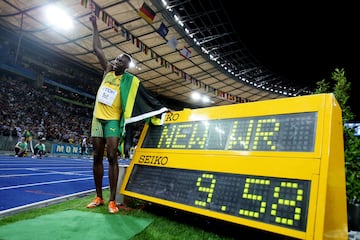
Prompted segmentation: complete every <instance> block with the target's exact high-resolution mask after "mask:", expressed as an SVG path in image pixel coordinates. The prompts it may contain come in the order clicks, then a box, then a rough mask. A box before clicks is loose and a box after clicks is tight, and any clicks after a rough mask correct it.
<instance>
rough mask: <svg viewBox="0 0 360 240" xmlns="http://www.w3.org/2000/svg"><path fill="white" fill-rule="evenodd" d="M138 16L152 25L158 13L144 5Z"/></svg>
mask: <svg viewBox="0 0 360 240" xmlns="http://www.w3.org/2000/svg"><path fill="white" fill-rule="evenodd" d="M138 14H139V16H140V17H142V18H143V19H145V21H147V22H148V23H150V24H151V23H153V21H154V18H155V15H156V13H155V12H154V11H153V10H152V9H151V8H150V7H149V6H148V5H147V4H146V3H143V5H142V6H141V8H140V9H139V11H138Z"/></svg>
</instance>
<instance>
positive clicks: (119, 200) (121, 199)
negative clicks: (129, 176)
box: [115, 165, 127, 204]
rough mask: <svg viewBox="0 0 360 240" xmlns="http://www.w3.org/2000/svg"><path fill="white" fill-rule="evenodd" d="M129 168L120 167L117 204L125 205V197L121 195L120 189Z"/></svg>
mask: <svg viewBox="0 0 360 240" xmlns="http://www.w3.org/2000/svg"><path fill="white" fill-rule="evenodd" d="M126 169H127V166H124V165H119V177H118V182H117V188H116V197H115V200H116V204H123V203H124V195H122V194H120V188H121V184H122V182H123V180H124V176H125V172H126Z"/></svg>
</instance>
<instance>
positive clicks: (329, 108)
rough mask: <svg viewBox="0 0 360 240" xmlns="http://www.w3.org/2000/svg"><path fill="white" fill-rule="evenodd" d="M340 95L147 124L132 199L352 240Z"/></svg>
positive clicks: (129, 177) (306, 235) (131, 180)
mask: <svg viewBox="0 0 360 240" xmlns="http://www.w3.org/2000/svg"><path fill="white" fill-rule="evenodd" d="M341 114H342V113H341V108H340V106H339V104H338V102H337V101H336V99H335V97H334V95H333V94H315V95H309V96H301V97H292V98H283V99H275V100H267V101H259V102H253V103H241V104H233V105H226V106H216V107H209V108H200V109H193V110H190V109H184V110H183V111H176V112H171V113H167V114H166V117H165V122H164V125H162V126H149V125H145V127H144V129H143V131H142V134H141V136H140V139H139V143H138V146H137V149H136V152H135V154H134V156H133V159H132V161H131V163H130V166H129V167H128V169H127V171H126V174H125V176H124V180H123V182H122V185H121V188H120V193H121V194H123V195H125V196H130V197H134V198H137V199H142V200H145V201H149V202H153V203H157V204H160V205H165V206H169V207H172V208H176V209H181V210H185V211H188V212H192V213H196V214H200V215H205V216H209V217H213V218H217V219H221V220H224V221H228V222H232V223H236V224H239V225H243V226H248V227H251V228H254V229H260V230H264V231H268V232H274V233H277V234H280V235H284V236H288V237H292V238H294V239H336V240H340V239H344V240H345V239H346V240H347V239H348V233H347V232H348V229H347V211H346V188H345V165H344V150H343V149H344V146H343V123H342V115H341Z"/></svg>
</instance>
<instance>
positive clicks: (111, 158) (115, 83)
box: [87, 15, 168, 213]
mask: <svg viewBox="0 0 360 240" xmlns="http://www.w3.org/2000/svg"><path fill="white" fill-rule="evenodd" d="M90 22H91V24H92V28H93V48H94V52H95V55H96V56H97V58H98V60H99V62H100V64H101V66H102V68H103V70H104V75H103V80H102V82H101V85H100V87H99V89H98V92H97V95H96V101H95V106H94V113H93V119H92V126H91V137H92V142H93V150H94V152H93V154H94V162H93V174H94V182H95V189H96V197H95V198H94V200H93V201H92V202H91V203H89V204H88V205H87V208H96V207H98V206H101V205H104V199H103V196H102V180H103V175H104V166H103V157H104V149H105V145H106V152H107V159H108V162H109V171H108V176H109V185H110V199H109V204H108V210H109V212H110V213H117V212H118V211H119V210H118V207H117V205H116V201H115V197H116V189H117V182H118V174H119V166H118V147H119V144H120V145H121V143H122V140H123V139H124V131H125V124H126V123H131V121H132V120H131V119H135V120H133V122H135V121H139V120H141V119H145V118H148V117H154V116H156V115H159V114H160V113H164V112H165V111H167V110H168V109H167V108H166V107H163V106H162V105H161V104H158V105H157V106H150V107H149V108H148V109H150V110H148V109H147V110H143V109H142V108H143V107H144V105H148V104H144V99H145V98H147V97H142V99H141V101H140V100H138V98H140V97H141V96H140V95H141V93H142V92H144V90H141V89H143V87H141V84H140V81H139V79H138V78H137V77H135V76H133V75H131V74H130V73H127V72H126V71H125V70H126V69H127V68H128V67H129V65H130V62H131V57H130V56H129V55H126V54H122V55H119V56H117V57H116V58H115V60H113V61H110V62H109V61H107V59H106V57H105V54H104V51H103V50H102V47H101V42H100V36H99V32H98V26H97V23H96V17H95V16H94V15H92V16H91V17H90ZM134 86H135V87H134ZM132 91H134V92H132ZM143 95H144V94H143ZM145 95H146V94H145ZM134 96H136V97H134ZM146 96H148V95H146ZM129 99H130V100H129ZM146 101H149V105H151V103H153V102H156V103H157V101H155V100H154V99H151V97H150V96H149V99H146V100H145V102H146ZM137 102H138V103H137ZM140 103H141V104H140ZM133 109H136V110H133ZM139 111H141V113H139ZM135 115H136V117H135ZM163 115H164V114H163ZM132 117H134V118H132Z"/></svg>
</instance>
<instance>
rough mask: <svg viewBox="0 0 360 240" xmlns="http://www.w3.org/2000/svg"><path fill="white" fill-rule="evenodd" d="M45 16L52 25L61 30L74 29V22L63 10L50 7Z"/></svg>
mask: <svg viewBox="0 0 360 240" xmlns="http://www.w3.org/2000/svg"><path fill="white" fill-rule="evenodd" d="M45 14H46V17H47V19H48V20H49V23H50V25H52V26H55V27H58V28H61V29H65V30H67V29H71V28H72V27H73V21H72V19H71V17H70V16H69V15H67V14H66V13H65V12H64V11H63V10H62V9H60V8H58V7H56V6H54V5H50V6H48V7H47V8H46V9H45Z"/></svg>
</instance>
